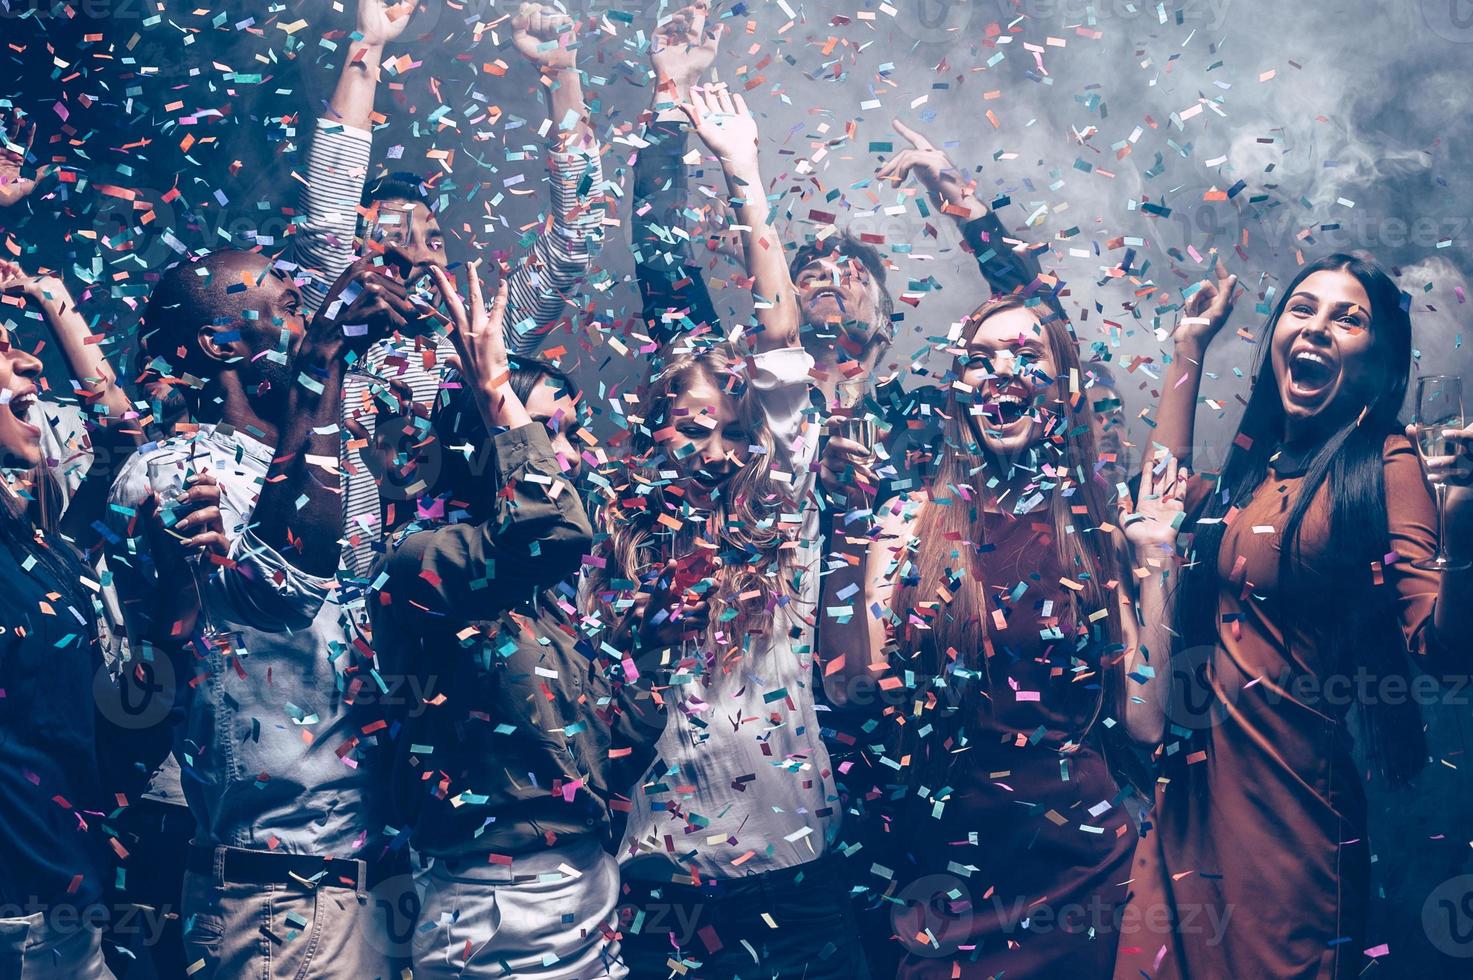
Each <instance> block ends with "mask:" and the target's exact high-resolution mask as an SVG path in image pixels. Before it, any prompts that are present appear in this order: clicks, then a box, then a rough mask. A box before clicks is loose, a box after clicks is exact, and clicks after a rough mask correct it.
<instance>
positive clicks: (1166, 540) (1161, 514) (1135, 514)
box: [1120, 456, 1190, 557]
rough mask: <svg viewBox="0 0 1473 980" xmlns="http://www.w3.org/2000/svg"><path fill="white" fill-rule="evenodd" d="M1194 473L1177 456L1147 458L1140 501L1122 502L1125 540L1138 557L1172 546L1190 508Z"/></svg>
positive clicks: (1127, 500)
mask: <svg viewBox="0 0 1473 980" xmlns="http://www.w3.org/2000/svg"><path fill="white" fill-rule="evenodd" d="M1189 478H1190V474H1189V473H1188V472H1187V468H1186V467H1185V466H1182V465H1181V464H1180V463H1179V462H1178V461H1177V460H1176V459H1175V458H1174V457H1171V456H1167V457H1165V458H1164V459H1147V460H1146V464H1145V466H1143V467H1142V468H1141V485H1140V493H1139V495H1138V496H1139V500H1137V501H1135V502H1134V504H1133V505H1132V501H1131V500H1130V499H1129V497H1126V499H1124V500H1122V501H1121V502H1120V510H1121V517H1122V520H1121V523H1123V524H1124V525H1125V539H1126V540H1127V541H1129V542H1130V546H1131V548H1132V549H1134V550H1135V552H1136V554H1137V557H1145V554H1146V553H1147V552H1149V551H1151V550H1153V549H1161V548H1167V549H1169V548H1172V547H1173V546H1175V544H1176V535H1177V529H1178V525H1179V523H1180V520H1181V515H1182V513H1183V512H1184V511H1185V510H1186V494H1187V480H1188V479H1189Z"/></svg>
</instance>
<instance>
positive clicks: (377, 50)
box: [348, 41, 384, 68]
mask: <svg viewBox="0 0 1473 980" xmlns="http://www.w3.org/2000/svg"><path fill="white" fill-rule="evenodd" d="M383 59H384V45H383V42H381V41H357V42H355V43H354V44H353V45H352V47H351V48H349V55H348V63H349V64H359V65H365V66H368V65H372V66H373V67H375V68H377V67H378V65H379V63H380V62H382V61H383Z"/></svg>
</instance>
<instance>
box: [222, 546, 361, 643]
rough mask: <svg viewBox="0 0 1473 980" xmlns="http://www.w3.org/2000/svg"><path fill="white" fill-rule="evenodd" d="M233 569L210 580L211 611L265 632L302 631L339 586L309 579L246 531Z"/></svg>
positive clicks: (232, 556)
mask: <svg viewBox="0 0 1473 980" xmlns="http://www.w3.org/2000/svg"><path fill="white" fill-rule="evenodd" d="M230 560H231V562H232V563H233V564H232V565H231V566H230V567H228V568H222V569H220V570H218V571H216V572H214V573H213V574H212V575H211V576H210V578H209V601H210V602H211V608H216V606H217V605H220V606H221V607H222V608H223V611H224V612H225V616H226V618H227V619H229V620H231V621H232V622H236V623H240V624H241V625H243V626H250V627H252V628H253V629H259V630H264V631H272V630H281V629H290V630H302V629H306V628H307V627H308V626H310V625H311V623H312V620H313V619H315V618H316V616H317V613H318V610H320V609H321V608H322V604H323V603H324V602H326V601H327V600H328V598H329V597H330V596H331V595H332V592H333V589H334V586H335V585H336V580H335V579H333V578H319V577H318V576H315V575H308V574H307V573H305V572H303V571H302V570H301V569H300V568H297V567H296V566H295V565H293V564H292V563H291V562H289V561H287V560H286V559H285V558H283V557H282V556H281V555H280V553H278V552H277V551H276V550H275V549H274V548H272V547H271V546H270V545H268V544H266V542H264V541H262V540H261V539H260V538H259V537H257V536H256V534H255V532H254V531H253V530H251V529H250V528H246V529H245V530H243V531H242V532H241V533H240V536H239V537H237V538H235V540H234V541H232V542H231V545H230Z"/></svg>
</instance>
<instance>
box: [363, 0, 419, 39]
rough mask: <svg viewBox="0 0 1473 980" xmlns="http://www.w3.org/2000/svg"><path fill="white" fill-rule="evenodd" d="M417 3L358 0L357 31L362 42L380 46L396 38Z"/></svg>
mask: <svg viewBox="0 0 1473 980" xmlns="http://www.w3.org/2000/svg"><path fill="white" fill-rule="evenodd" d="M416 6H417V4H416V3H415V2H414V0H405V2H403V3H394V4H385V3H384V0H358V33H359V34H361V35H362V36H363V42H362V43H364V44H366V45H368V46H370V47H375V48H381V47H383V46H384V45H386V44H388V43H390V42H392V41H395V40H397V39H398V37H399V35H401V34H403V33H404V28H405V27H407V26H409V18H410V15H411V14H413V13H414V8H415V7H416Z"/></svg>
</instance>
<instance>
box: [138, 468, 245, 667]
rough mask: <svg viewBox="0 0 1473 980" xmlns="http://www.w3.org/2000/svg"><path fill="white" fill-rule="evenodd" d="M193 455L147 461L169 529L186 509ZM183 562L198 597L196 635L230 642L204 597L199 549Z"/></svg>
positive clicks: (214, 641) (220, 642) (209, 643)
mask: <svg viewBox="0 0 1473 980" xmlns="http://www.w3.org/2000/svg"><path fill="white" fill-rule="evenodd" d="M193 462H194V456H193V454H192V453H191V454H190V455H188V456H182V455H178V454H170V455H168V456H160V457H158V458H157V459H153V460H150V461H149V464H148V482H149V484H150V486H152V487H153V491H154V496H155V497H157V498H158V506H159V517H160V518H161V519H162V520H163V523H164V527H165V528H168V529H170V531H171V532H172V529H173V527H174V525H175V524H177V523H178V522H179V519H180V518H182V517H184V515H185V514H187V513H188V512H189V511H188V509H187V507H186V506H185V505H183V504H181V503H180V501H179V498H180V497H182V496H183V495H184V492H185V491H186V490H188V489H189V485H188V484H189V478H190V477H192V476H193V475H194V474H195V473H196V472H197V471H196V470H195V469H193V466H192V464H193ZM184 560H185V562H186V563H187V564H188V565H189V577H190V580H191V582H192V583H193V585H194V594H195V598H196V599H198V600H199V622H198V624H197V626H198V631H199V636H200V638H201V639H202V640H204V641H205V644H206V645H207V646H210V647H217V646H221V645H223V644H229V643H230V642H231V633H230V631H228V630H223V629H220V628H219V627H218V626H216V625H215V621H214V620H213V619H212V618H211V617H210V607H209V603H208V602H206V600H205V589H204V587H203V586H202V585H201V584H200V574H201V572H202V570H203V569H202V565H203V562H204V555H203V554H200V553H198V552H196V553H194V554H191V555H187V556H186V557H185V559H184ZM159 584H160V586H161V587H167V586H166V583H162V582H161V583H159Z"/></svg>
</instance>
